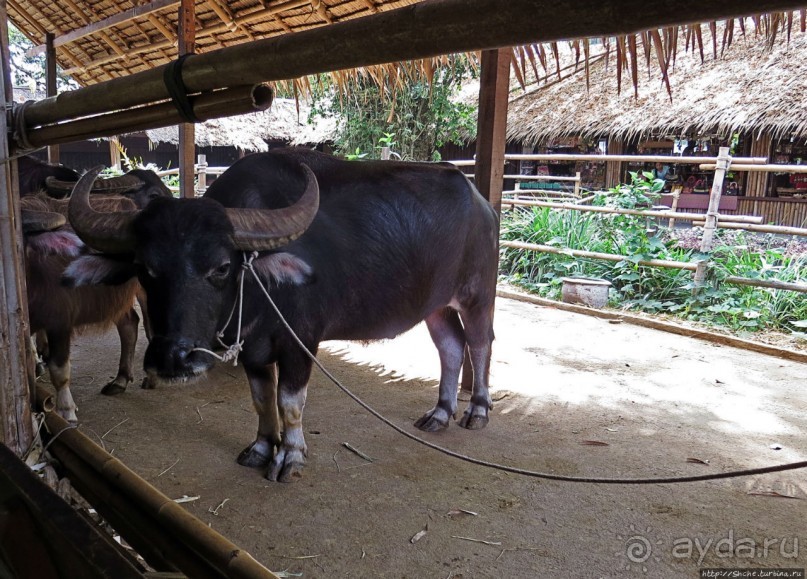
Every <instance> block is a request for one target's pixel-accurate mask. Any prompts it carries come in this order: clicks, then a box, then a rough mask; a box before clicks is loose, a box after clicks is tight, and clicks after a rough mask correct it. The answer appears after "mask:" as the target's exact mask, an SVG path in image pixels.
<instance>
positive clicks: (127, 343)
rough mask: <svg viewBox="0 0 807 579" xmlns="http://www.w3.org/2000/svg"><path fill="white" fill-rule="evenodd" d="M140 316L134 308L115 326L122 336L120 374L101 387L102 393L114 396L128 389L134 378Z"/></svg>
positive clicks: (119, 335)
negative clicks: (133, 369)
mask: <svg viewBox="0 0 807 579" xmlns="http://www.w3.org/2000/svg"><path fill="white" fill-rule="evenodd" d="M139 322H140V318H139V316H138V315H137V312H136V311H135V309H134V308H131V309H130V310H129V311H128V312H126V314H125V315H124V316H123V317H122V318H121V319H120V320H118V322H117V323H116V324H115V326H116V327H117V329H118V337H120V362H119V363H118V375H117V376H115V378H114V380H112V381H111V382H110V383H109V384H107V385H106V386H104V387H103V388H102V389H101V394H106V395H107V396H114V395H115V394H120V393H121V392H124V391H125V390H126V387H127V386H128V385H129V384H130V383H131V382H132V381H133V380H134V374H133V373H132V368H133V367H134V355H135V347H136V346H137V324H138V323H139Z"/></svg>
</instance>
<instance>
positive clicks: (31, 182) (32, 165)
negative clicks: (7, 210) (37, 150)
mask: <svg viewBox="0 0 807 579" xmlns="http://www.w3.org/2000/svg"><path fill="white" fill-rule="evenodd" d="M17 169H18V172H19V185H20V195H31V194H34V193H38V192H40V191H45V192H46V193H47V194H48V195H49V196H51V197H56V198H60V197H67V196H68V195H69V194H70V189H68V190H66V191H65V190H64V189H63V188H60V189H59V188H57V189H54V190H52V191H51V190H50V189H49V188H48V183H47V182H48V179H57V180H60V181H62V182H67V183H69V182H73V183H74V184H75V182H76V181H78V178H79V174H78V173H76V172H75V171H74V170H73V169H69V168H68V167H65V166H64V165H51V164H50V163H46V162H45V161H42V160H40V159H37V158H36V157H31V156H30V155H24V156H22V157H20V158H19V159H17Z"/></svg>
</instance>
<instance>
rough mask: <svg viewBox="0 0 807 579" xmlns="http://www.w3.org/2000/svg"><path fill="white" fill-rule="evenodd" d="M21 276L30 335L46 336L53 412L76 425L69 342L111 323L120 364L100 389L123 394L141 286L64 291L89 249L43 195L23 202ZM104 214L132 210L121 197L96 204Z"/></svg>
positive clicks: (130, 365) (131, 359)
mask: <svg viewBox="0 0 807 579" xmlns="http://www.w3.org/2000/svg"><path fill="white" fill-rule="evenodd" d="M20 203H21V213H22V225H23V240H24V246H25V277H26V285H27V288H28V317H29V320H30V324H31V331H32V332H35V333H37V332H44V334H45V336H46V338H47V361H48V371H49V373H50V378H51V382H52V384H53V386H54V387H55V388H56V410H57V412H59V414H60V415H61V416H63V417H64V418H65V419H66V420H68V421H71V422H76V421H77V417H76V404H75V402H74V401H73V396H72V394H71V392H70V342H71V339H72V337H73V335H74V333H75V332H76V331H82V330H85V329H87V328H89V327H92V326H95V327H99V328H105V327H108V326H110V325H112V324H114V325H115V326H116V328H117V330H118V336H119V337H120V342H121V354H120V362H119V365H118V373H117V375H116V376H115V378H114V379H113V380H112V381H111V382H109V383H108V384H106V386H104V388H103V390H102V392H103V393H104V394H117V393H119V392H122V391H123V390H124V389H125V388H126V386H127V385H128V384H129V383H130V382H131V381H132V380H133V379H134V376H133V369H134V353H135V344H136V342H137V324H138V321H139V316H138V315H137V312H135V310H134V307H133V305H134V299H135V295H136V292H137V290H138V289H139V285H138V283H137V280H134V279H132V280H129V281H127V282H126V283H123V284H121V285H114V286H102V285H96V286H88V287H81V288H75V289H71V288H67V287H64V286H63V285H62V284H61V277H62V274H63V273H64V272H65V271H66V270H67V269H68V268H70V267H71V266H72V265H73V264H75V263H76V262H77V261H79V262H80V259H81V256H82V255H84V254H87V253H88V249H87V247H86V246H85V245H84V244H83V243H82V242H81V240H80V239H79V238H78V237H76V235H75V234H74V233H73V232H72V231H71V230H70V229H69V228H68V227H65V225H64V224H65V222H66V219H65V216H64V215H63V214H62V213H61V212H60V211H59V210H60V209H62V210H63V209H66V206H65V204H64V203H61V202H60V201H58V200H55V199H51V198H48V197H44V196H28V197H23V198H22V199H21V202H20ZM96 203H98V204H99V205H100V206H102V207H104V208H106V209H107V210H121V209H135V208H136V207H135V205H134V203H133V202H132V201H130V200H129V199H125V198H104V199H98V200H96Z"/></svg>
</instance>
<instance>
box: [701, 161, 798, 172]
mask: <svg viewBox="0 0 807 579" xmlns="http://www.w3.org/2000/svg"><path fill="white" fill-rule="evenodd" d="M700 169H701V170H702V171H714V169H715V164H714V163H704V164H702V165H701V166H700ZM731 170H732V171H760V172H765V173H807V165H777V164H775V163H770V164H765V165H749V164H744V163H734V162H732V163H731Z"/></svg>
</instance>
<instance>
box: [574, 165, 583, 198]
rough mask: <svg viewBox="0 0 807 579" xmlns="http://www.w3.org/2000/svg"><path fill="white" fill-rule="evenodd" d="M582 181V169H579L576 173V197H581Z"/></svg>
mask: <svg viewBox="0 0 807 579" xmlns="http://www.w3.org/2000/svg"><path fill="white" fill-rule="evenodd" d="M580 181H581V177H580V171H577V172H576V173H575V174H574V198H575V199H580Z"/></svg>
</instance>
